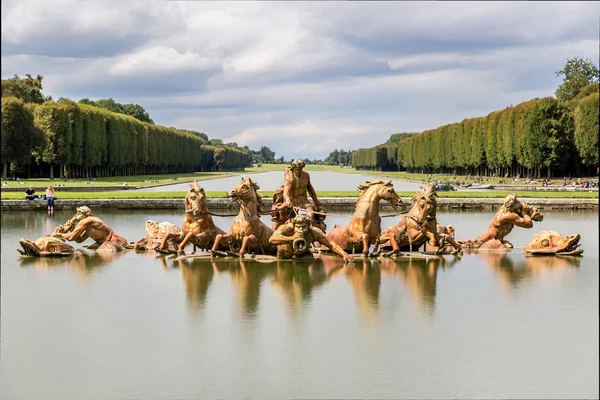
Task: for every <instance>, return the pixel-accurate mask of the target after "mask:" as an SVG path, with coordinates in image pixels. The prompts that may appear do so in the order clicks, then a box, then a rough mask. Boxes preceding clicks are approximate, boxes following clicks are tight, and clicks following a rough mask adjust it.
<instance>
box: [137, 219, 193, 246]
mask: <svg viewBox="0 0 600 400" xmlns="http://www.w3.org/2000/svg"><path fill="white" fill-rule="evenodd" d="M168 234H172V235H174V236H175V237H181V236H182V232H181V229H180V228H179V227H178V226H177V225H175V224H173V223H171V222H167V221H164V222H161V223H158V222H156V221H153V220H151V219H149V220H148V221H146V236H144V237H143V238H141V239H140V240H138V242H137V243H136V244H135V247H134V248H135V249H136V250H138V251H144V250H154V249H156V248H158V247H159V246H160V245H161V243H162V242H163V239H164V238H165V236H167V235H168ZM165 247H166V248H165V250H166V251H167V252H169V253H176V252H177V244H176V243H175V241H173V240H170V241H168V242H167V244H166V246H165Z"/></svg>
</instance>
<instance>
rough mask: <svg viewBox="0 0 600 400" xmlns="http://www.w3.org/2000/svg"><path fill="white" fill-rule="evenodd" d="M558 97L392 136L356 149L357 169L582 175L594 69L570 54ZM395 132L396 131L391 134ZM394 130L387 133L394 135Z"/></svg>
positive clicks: (593, 104) (592, 139)
mask: <svg viewBox="0 0 600 400" xmlns="http://www.w3.org/2000/svg"><path fill="white" fill-rule="evenodd" d="M557 75H559V76H560V75H564V76H565V78H564V81H563V83H562V84H561V86H560V87H559V88H558V89H557V91H556V98H554V97H545V98H536V99H533V100H529V101H526V102H523V103H520V104H518V105H516V106H511V107H506V108H505V109H503V110H497V111H493V112H491V113H490V114H488V115H487V116H485V117H479V118H468V119H464V120H463V121H461V122H459V123H452V124H448V125H444V126H440V127H438V128H436V129H431V130H426V131H424V132H421V133H419V134H416V135H409V136H407V137H403V138H400V140H399V141H397V143H393V142H392V143H390V141H388V142H387V143H386V144H382V145H379V146H375V147H372V148H368V149H360V150H356V151H354V152H353V155H352V165H353V166H354V167H356V168H357V169H371V170H383V171H390V170H408V171H410V172H421V173H436V172H440V173H444V172H452V173H455V174H471V175H474V174H478V175H488V176H489V175H494V174H495V175H497V176H501V175H502V176H504V175H508V176H512V175H516V174H521V175H526V176H535V177H538V178H539V177H541V176H542V174H544V175H547V176H548V177H550V176H552V175H581V174H582V173H586V172H587V173H588V174H589V173H590V168H591V167H592V166H597V165H598V135H599V131H598V117H599V115H598V113H599V95H598V69H597V68H596V67H595V66H594V64H592V63H591V61H589V60H582V59H580V58H575V59H573V60H568V61H567V64H566V65H565V68H564V69H563V70H562V71H559V72H558V73H557ZM392 137H393V136H392ZM391 139H392V138H390V140H391Z"/></svg>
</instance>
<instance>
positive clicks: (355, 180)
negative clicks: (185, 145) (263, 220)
mask: <svg viewBox="0 0 600 400" xmlns="http://www.w3.org/2000/svg"><path fill="white" fill-rule="evenodd" d="M308 173H309V174H310V181H311V183H312V185H313V187H314V188H315V190H316V191H317V194H318V193H319V191H324V190H326V191H346V190H355V189H356V187H357V186H358V185H360V184H361V183H365V181H367V180H372V179H387V178H382V177H372V176H367V175H359V174H345V173H341V172H332V171H308ZM240 176H243V177H244V178H248V177H250V178H251V179H252V180H253V181H255V182H257V183H258V184H259V185H260V190H266V191H275V190H277V189H279V188H280V187H281V185H283V171H269V172H261V173H258V174H240ZM240 176H232V177H228V178H219V179H208V180H205V181H200V186H202V187H203V188H204V190H206V191H207V192H222V191H228V190H231V189H233V188H234V187H235V186H236V185H237V184H238V183H240ZM390 180H391V181H392V182H393V183H394V188H395V190H396V191H397V192H403V191H409V192H413V191H418V190H419V187H420V186H423V184H422V183H415V182H406V181H399V180H395V179H390ZM189 189H190V184H189V183H180V184H175V185H167V186H158V187H152V188H146V189H138V191H140V192H171V191H188V190H189Z"/></svg>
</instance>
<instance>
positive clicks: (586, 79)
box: [556, 57, 599, 101]
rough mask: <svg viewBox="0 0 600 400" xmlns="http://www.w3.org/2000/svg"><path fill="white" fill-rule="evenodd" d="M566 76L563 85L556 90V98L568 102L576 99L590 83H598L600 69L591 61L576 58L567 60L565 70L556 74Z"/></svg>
mask: <svg viewBox="0 0 600 400" xmlns="http://www.w3.org/2000/svg"><path fill="white" fill-rule="evenodd" d="M556 76H559V77H560V76H564V78H563V83H562V84H561V85H560V86H559V87H558V88H557V89H556V98H557V99H559V100H561V101H568V100H571V99H573V98H575V97H576V96H577V95H578V94H579V93H580V92H581V90H582V89H583V88H585V87H586V86H588V85H589V84H590V83H594V82H598V78H599V71H598V67H596V65H594V63H593V62H592V61H591V60H590V59H583V58H580V57H575V58H572V59H569V60H567V62H566V64H565V66H564V68H563V69H562V70H560V71H558V72H557V73H556Z"/></svg>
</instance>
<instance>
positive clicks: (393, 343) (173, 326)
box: [0, 210, 599, 399]
mask: <svg viewBox="0 0 600 400" xmlns="http://www.w3.org/2000/svg"><path fill="white" fill-rule="evenodd" d="M98 214H99V215H98V216H99V217H101V218H103V219H104V221H105V222H106V223H107V224H109V225H110V226H112V227H113V228H114V229H115V231H116V232H117V233H119V234H120V235H122V236H124V237H125V238H127V239H128V240H130V241H135V240H138V239H140V238H141V237H142V236H144V234H145V231H144V223H145V221H146V220H147V219H154V220H156V221H164V220H167V221H171V222H174V223H176V224H178V225H179V224H180V223H181V220H182V211H181V210H173V211H170V210H164V211H163V210H147V211H131V212H125V211H119V212H116V211H115V212H109V211H104V210H102V211H101V212H98ZM71 216H72V212H67V211H64V212H58V211H57V212H56V214H55V215H54V216H53V217H52V216H50V217H49V216H47V215H46V214H44V213H35V212H3V213H2V244H1V258H2V281H1V290H2V304H1V307H2V309H1V311H2V313H1V323H2V325H1V326H2V348H1V350H2V354H1V355H2V359H1V365H0V398H5V399H15V398H26V399H124V398H130V399H134V398H135V399H138V398H140V399H141V398H154V399H198V398H291V397H294V398H347V397H352V398H440V397H444V398H475V397H486V398H489V397H494V398H598V395H599V392H598V372H599V371H598V356H599V353H598V336H597V332H598V213H597V212H582V211H569V212H556V211H547V212H545V218H544V221H543V222H541V223H538V224H536V225H535V226H534V228H532V229H519V228H515V230H514V231H513V232H512V233H511V235H510V236H509V237H508V239H509V240H511V241H512V243H513V244H514V245H515V246H522V245H524V244H526V243H527V242H529V240H530V239H531V238H532V237H533V235H534V234H535V233H536V232H539V231H541V230H545V229H552V230H555V231H557V232H560V233H561V234H563V235H567V234H571V233H575V232H579V233H581V235H582V240H581V243H582V248H583V249H584V250H585V252H584V254H583V257H580V258H558V257H541V258H537V257H536V258H532V257H527V258H526V257H524V256H523V255H522V254H521V253H520V252H519V251H518V250H514V251H513V252H511V253H509V254H503V255H492V254H487V255H485V254H476V253H471V254H465V255H464V256H463V257H462V258H460V259H459V258H454V257H452V256H446V257H444V258H442V259H441V260H434V261H425V260H411V261H393V260H389V259H380V260H368V261H357V262H356V264H355V265H350V266H344V265H343V263H342V262H341V261H340V259H339V258H337V257H334V256H325V257H323V258H322V259H321V260H319V261H315V262H314V263H312V264H304V263H300V262H291V261H279V262H275V263H257V262H247V261H246V262H240V261H239V260H235V259H229V258H218V259H215V260H213V261H211V260H210V259H209V260H198V259H197V260H186V261H175V260H173V259H172V258H171V257H170V256H167V257H165V256H160V255H157V254H156V253H135V252H134V251H128V252H123V253H119V254H115V255H99V254H94V253H92V252H91V251H88V250H86V253H87V254H86V255H85V256H79V257H75V258H70V259H49V258H44V259H41V258H39V259H20V258H19V257H18V254H17V251H16V247H17V246H18V240H19V238H21V237H25V238H29V239H36V238H38V237H40V236H41V235H43V234H48V233H50V232H52V230H53V229H54V227H55V226H56V225H57V224H59V223H62V222H64V221H65V220H67V219H68V218H70V217H71ZM438 216H439V221H440V223H443V224H453V225H454V226H455V227H456V229H457V237H458V238H466V237H471V238H472V237H475V236H477V235H478V234H479V233H481V232H483V230H484V229H485V228H486V227H487V225H488V223H489V221H490V219H491V217H492V213H491V212H439V213H438ZM217 220H218V224H219V225H220V226H221V227H223V228H225V229H228V227H229V224H230V223H231V221H232V218H217ZM347 221H348V220H347V219H345V218H342V217H335V218H334V217H328V218H327V220H326V222H327V224H328V226H329V227H333V225H334V224H335V223H340V224H345V223H346V222H347ZM394 222H395V220H394V219H391V218H390V219H384V226H389V225H390V224H393V223H394ZM75 246H76V247H77V248H81V245H80V244H75ZM188 251H191V247H190V248H188Z"/></svg>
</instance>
